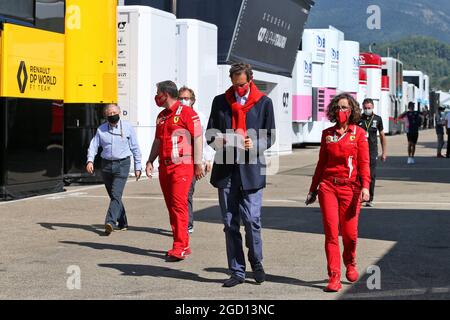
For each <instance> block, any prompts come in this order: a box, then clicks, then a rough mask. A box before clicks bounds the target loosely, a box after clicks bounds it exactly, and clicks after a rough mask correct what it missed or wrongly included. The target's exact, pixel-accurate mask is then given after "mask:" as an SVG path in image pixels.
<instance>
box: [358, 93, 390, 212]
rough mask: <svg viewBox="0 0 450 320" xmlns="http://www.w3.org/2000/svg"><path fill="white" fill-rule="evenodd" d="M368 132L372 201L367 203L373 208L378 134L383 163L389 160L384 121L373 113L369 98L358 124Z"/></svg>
mask: <svg viewBox="0 0 450 320" xmlns="http://www.w3.org/2000/svg"><path fill="white" fill-rule="evenodd" d="M358 125H359V126H360V127H361V128H363V129H364V130H366V137H367V139H368V141H369V154H370V190H369V191H370V199H369V201H368V202H366V206H367V207H373V203H372V201H373V198H374V195H375V180H376V176H377V174H376V170H377V160H378V133H379V134H380V142H381V161H383V162H385V161H386V158H387V148H386V144H387V141H386V136H385V135H384V131H383V130H384V127H383V119H382V118H381V117H380V116H379V115H376V114H375V113H373V100H372V99H370V98H368V99H365V100H364V101H363V115H362V116H361V120H360V121H359V124H358Z"/></svg>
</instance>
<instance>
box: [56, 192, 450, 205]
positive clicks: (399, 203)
mask: <svg viewBox="0 0 450 320" xmlns="http://www.w3.org/2000/svg"><path fill="white" fill-rule="evenodd" d="M67 197H77V198H99V199H107V198H109V197H108V196H107V195H104V196H94V195H87V194H86V193H75V194H72V195H66V196H61V197H59V198H58V199H63V198H67ZM122 199H131V200H164V197H162V196H160V197H155V196H148V197H146V196H124V197H122ZM52 200H53V199H52ZM194 200H195V201H199V202H218V199H217V198H196V197H194ZM263 202H269V203H303V200H300V199H299V200H292V199H263ZM374 204H375V205H378V204H380V205H382V204H394V205H411V204H413V205H425V206H434V205H441V206H450V202H419V201H415V202H414V201H408V202H401V201H377V202H374Z"/></svg>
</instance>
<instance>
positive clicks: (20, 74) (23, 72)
mask: <svg viewBox="0 0 450 320" xmlns="http://www.w3.org/2000/svg"><path fill="white" fill-rule="evenodd" d="M22 78H23V79H22ZM27 80H28V74H27V67H26V66H25V61H20V66H19V70H18V71H17V83H18V84H19V90H20V93H24V92H25V88H26V87H27Z"/></svg>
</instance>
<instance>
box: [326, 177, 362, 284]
mask: <svg viewBox="0 0 450 320" xmlns="http://www.w3.org/2000/svg"><path fill="white" fill-rule="evenodd" d="M360 194H361V188H360V187H359V186H358V185H356V184H353V185H352V184H350V185H346V184H342V185H336V184H335V183H334V182H331V181H328V180H325V181H323V182H322V183H321V184H320V186H319V193H318V196H319V202H320V204H321V206H320V207H321V209H322V217H323V219H322V220H323V228H324V231H325V253H326V256H327V262H328V263H327V269H328V275H329V276H331V273H333V272H336V273H339V274H340V270H341V257H340V250H339V230H340V231H341V235H342V242H343V244H344V253H343V259H344V265H346V266H347V265H349V264H355V263H356V262H355V258H356V242H357V239H358V218H359V212H360V209H361V203H360V201H359V198H360Z"/></svg>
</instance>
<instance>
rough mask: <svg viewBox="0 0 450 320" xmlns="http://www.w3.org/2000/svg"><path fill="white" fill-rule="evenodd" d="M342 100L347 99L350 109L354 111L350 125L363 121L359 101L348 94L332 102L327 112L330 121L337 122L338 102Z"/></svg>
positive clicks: (343, 94) (340, 95)
mask: <svg viewBox="0 0 450 320" xmlns="http://www.w3.org/2000/svg"><path fill="white" fill-rule="evenodd" d="M342 99H347V101H348V104H349V106H350V109H351V110H352V113H351V115H350V121H349V123H352V124H355V123H358V121H359V120H360V119H361V109H360V108H359V103H358V101H356V100H355V98H353V96H352V95H351V94H350V93H346V92H344V93H341V94H338V95H337V96H335V97H334V98H333V100H331V102H330V104H329V105H328V110H327V117H328V119H329V120H330V121H331V122H337V115H336V113H337V111H338V108H339V106H338V102H339V101H340V100H342Z"/></svg>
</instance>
